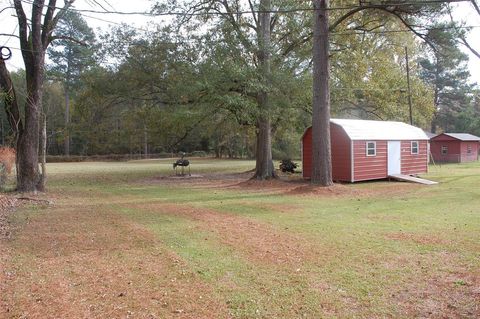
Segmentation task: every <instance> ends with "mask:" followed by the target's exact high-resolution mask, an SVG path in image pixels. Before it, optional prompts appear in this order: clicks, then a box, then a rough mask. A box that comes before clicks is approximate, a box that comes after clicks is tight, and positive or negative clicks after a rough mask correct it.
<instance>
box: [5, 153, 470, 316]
mask: <svg viewBox="0 0 480 319" xmlns="http://www.w3.org/2000/svg"><path fill="white" fill-rule="evenodd" d="M171 162H172V161H171V160H150V161H132V162H125V163H68V164H67V163H58V164H49V166H48V170H49V180H48V185H49V186H48V187H49V193H48V195H47V196H49V197H51V198H53V199H54V200H55V204H54V205H51V206H45V205H30V206H28V205H27V206H25V207H23V208H21V209H19V210H17V212H16V213H15V214H13V215H11V220H12V222H13V224H14V225H15V227H16V230H15V233H14V236H13V238H12V239H11V240H9V241H3V243H2V242H1V241H0V244H3V245H4V247H5V253H4V254H5V256H6V257H5V260H6V262H5V266H4V267H5V269H6V272H8V273H9V274H13V275H11V276H7V277H6V278H4V281H3V282H4V283H3V284H1V286H0V295H2V296H7V297H4V300H3V304H4V305H7V306H8V309H9V311H8V314H7V317H14V318H17V317H18V318H20V317H69V316H73V317H99V318H103V317H106V316H109V317H122V318H127V317H132V318H169V317H172V318H217V317H218V318H230V317H231V318H414V317H423V318H475V317H479V316H480V306H479V304H480V187H479V186H480V164H479V163H472V164H462V165H456V164H455V165H443V166H435V167H430V173H429V174H428V175H426V176H425V177H426V178H429V179H432V180H435V181H438V182H440V184H439V185H434V186H423V185H414V184H406V183H398V182H386V181H377V182H366V183H358V184H344V185H337V186H335V187H334V188H333V190H332V192H329V191H321V190H319V189H317V188H315V189H313V191H311V192H302V193H298V192H297V193H295V192H291V190H292V189H295V188H297V187H302V186H303V185H302V184H301V183H300V182H299V181H296V182H262V183H245V182H243V183H239V182H241V181H239V180H237V179H232V178H231V177H232V176H233V177H235V176H237V175H235V173H241V172H245V171H248V170H251V169H253V167H254V162H252V161H244V160H238V161H227V160H211V159H202V160H196V161H193V163H192V173H193V174H195V175H196V178H192V179H187V180H180V179H174V178H171V175H172V173H173V170H172V167H171ZM212 174H213V175H212ZM222 174H225V176H228V177H229V178H230V179H229V178H225V179H222V178H221V176H222ZM212 176H214V177H215V178H212ZM239 176H240V177H238V178H241V177H244V176H245V174H244V175H239ZM162 177H163V178H162ZM1 252H2V250H1V249H0V253H1ZM0 260H2V259H0ZM59 273H60V274H61V275H59ZM0 279H1V278H0ZM0 282H2V280H0ZM32 291H34V292H33V293H32ZM119 296H120V297H119ZM0 298H1V297H0ZM39 300H40V301H39ZM0 305H2V304H1V303H0ZM1 314H2V312H0V315H1ZM149 316H150V317H149Z"/></svg>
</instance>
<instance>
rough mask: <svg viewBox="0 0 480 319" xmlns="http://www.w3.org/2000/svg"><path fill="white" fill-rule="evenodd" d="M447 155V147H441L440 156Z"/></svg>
mask: <svg viewBox="0 0 480 319" xmlns="http://www.w3.org/2000/svg"><path fill="white" fill-rule="evenodd" d="M447 154H448V146H445V145H443V146H442V155H447Z"/></svg>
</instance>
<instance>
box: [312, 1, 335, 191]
mask: <svg viewBox="0 0 480 319" xmlns="http://www.w3.org/2000/svg"><path fill="white" fill-rule="evenodd" d="M313 5H314V9H315V11H314V27H313V28H314V29H313V107H312V183H313V184H319V185H322V186H330V185H333V182H332V161H331V148H330V91H329V84H328V82H329V76H330V70H329V44H328V33H329V29H328V28H329V26H328V11H327V7H328V0H314V1H313Z"/></svg>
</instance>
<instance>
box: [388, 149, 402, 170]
mask: <svg viewBox="0 0 480 319" xmlns="http://www.w3.org/2000/svg"><path fill="white" fill-rule="evenodd" d="M401 156H402V150H401V147H400V141H388V175H393V174H401V167H400V161H401Z"/></svg>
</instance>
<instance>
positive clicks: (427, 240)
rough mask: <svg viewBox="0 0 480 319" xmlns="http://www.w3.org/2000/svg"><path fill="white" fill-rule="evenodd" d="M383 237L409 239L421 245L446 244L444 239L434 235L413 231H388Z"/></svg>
mask: <svg viewBox="0 0 480 319" xmlns="http://www.w3.org/2000/svg"><path fill="white" fill-rule="evenodd" d="M385 237H386V238H387V239H391V240H402V241H404V240H405V241H411V242H414V243H416V244H421V245H441V244H446V241H445V240H443V239H441V238H438V237H435V236H433V235H431V234H430V235H420V234H414V233H407V232H396V233H389V234H386V235H385Z"/></svg>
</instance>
